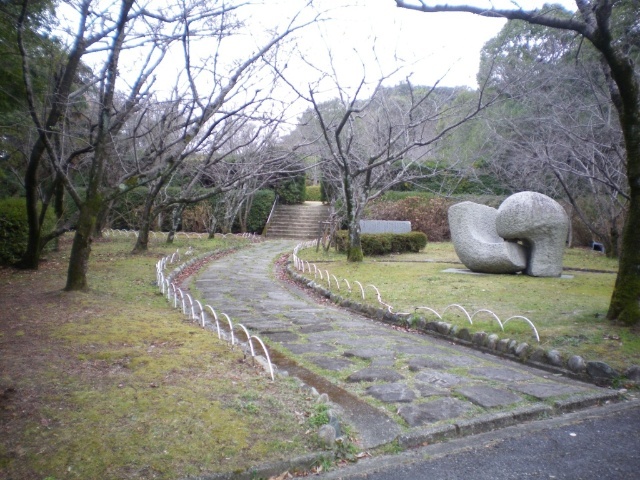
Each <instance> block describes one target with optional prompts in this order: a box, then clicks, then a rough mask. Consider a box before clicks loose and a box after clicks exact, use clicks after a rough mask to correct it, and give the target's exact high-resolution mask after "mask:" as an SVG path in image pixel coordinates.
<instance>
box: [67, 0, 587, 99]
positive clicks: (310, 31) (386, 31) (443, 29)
mask: <svg viewBox="0 0 640 480" xmlns="http://www.w3.org/2000/svg"><path fill="white" fill-rule="evenodd" d="M105 1H108V0H105ZM416 1H417V0H416ZM456 1H460V0H444V3H449V4H452V3H455V2H456ZM307 2H308V0H254V1H251V2H250V4H249V5H247V6H246V7H243V8H242V9H241V10H239V11H238V13H239V14H240V15H241V16H243V18H245V19H246V21H247V25H248V28H246V29H245V30H244V33H243V35H242V36H241V37H240V39H237V40H234V42H236V43H235V44H232V45H234V47H237V48H234V47H231V48H226V49H225V51H226V52H227V54H231V55H232V56H235V59H236V60H237V59H246V58H248V56H249V55H250V54H251V52H254V51H255V50H256V46H261V45H264V43H265V42H266V41H267V39H268V38H269V36H270V34H269V33H268V32H269V31H273V29H274V28H277V29H278V30H281V29H282V27H283V26H284V25H286V24H287V23H288V22H289V21H290V18H291V16H292V15H294V14H295V12H297V11H299V10H300V8H301V7H302V6H304V5H306V4H307ZM116 3H117V2H116ZM142 3H143V2H142ZM468 3H471V4H473V5H476V6H485V7H487V8H490V7H491V6H492V5H493V6H495V7H497V8H514V5H515V2H512V1H510V0H493V1H490V0H470V1H469V2H468ZM560 3H561V4H563V5H565V6H566V7H567V8H570V9H575V4H574V3H573V2H572V1H571V0H562V1H561V2H560ZM149 4H150V5H153V6H154V7H155V6H157V5H159V4H160V2H158V0H152V1H149ZM543 4H544V2H543V1H541V0H522V1H520V2H519V5H521V6H522V8H525V9H530V8H535V7H540V6H542V5H543ZM63 7H64V5H63ZM303 12H304V13H303V14H302V18H304V19H307V20H308V19H309V18H312V17H313V16H314V15H316V14H320V17H321V18H322V19H323V21H322V22H318V23H316V24H313V25H310V26H308V27H306V28H304V30H301V31H300V32H299V35H298V36H297V39H296V42H297V53H294V54H291V58H290V61H289V68H288V69H287V72H286V75H287V78H288V79H289V80H290V81H291V82H292V83H294V84H296V86H297V87H298V88H300V89H301V91H304V90H307V91H308V86H309V84H313V83H314V82H315V81H316V79H317V78H318V77H319V75H320V72H331V74H332V75H333V76H335V77H337V78H338V81H339V82H340V85H341V86H343V87H347V88H348V86H354V85H357V84H358V83H359V82H360V81H361V80H362V79H363V78H365V79H366V80H367V81H368V82H370V83H371V84H373V83H375V82H376V81H377V80H378V79H379V78H381V77H382V76H387V75H389V74H390V73H391V72H393V71H395V70H399V71H398V73H397V74H396V75H395V76H394V77H392V78H390V79H389V80H388V81H387V82H386V83H387V84H390V85H393V84H397V83H398V82H400V81H402V80H404V79H405V78H406V77H407V76H408V75H411V80H412V83H414V84H421V85H433V84H434V83H435V82H437V81H440V84H441V85H446V86H463V85H464V86H469V87H471V88H476V86H477V83H476V74H477V72H478V66H479V59H480V50H481V49H482V46H483V45H484V44H485V43H486V42H487V41H488V40H490V39H491V38H493V37H494V36H495V35H497V33H498V32H499V31H500V29H501V28H502V27H503V25H504V22H505V21H504V20H500V19H489V18H482V17H479V16H476V15H472V14H465V13H436V14H426V13H421V12H417V11H410V10H405V9H400V8H398V7H396V6H395V1H394V0H314V1H313V5H312V7H307V8H305V9H304V10H303ZM58 13H59V14H61V15H62V17H61V20H62V23H63V24H66V26H71V25H74V24H75V23H76V22H77V20H74V18H73V17H74V15H73V13H70V14H68V11H67V10H65V9H64V8H62V9H60V10H59V12H58ZM66 14H68V16H67V17H66V18H65V16H66ZM76 18H77V17H76ZM71 29H72V31H74V30H75V27H71ZM210 43H211V42H210V41H209V42H207V41H206V40H203V44H202V51H203V52H207V53H206V54H207V55H208V54H210V53H211V45H210ZM243 49H246V51H245V52H242V50H243ZM243 55H244V56H243ZM298 57H302V58H304V61H299V60H298ZM329 58H331V59H332V61H331V62H330V61H329ZM86 60H87V61H89V62H90V58H87V59H86ZM96 60H100V54H98V58H96ZM229 61H233V58H231V57H230V59H229ZM305 62H306V63H307V64H305ZM138 64H139V62H136V61H128V62H122V65H121V66H120V73H121V75H124V76H125V77H127V76H128V75H129V73H128V71H129V70H131V73H130V74H131V75H132V78H136V77H135V75H136V69H137V65H138ZM308 64H313V65H314V66H315V69H313V68H310V67H309V66H308ZM331 64H332V65H333V67H331ZM161 68H162V72H161V75H160V78H159V79H158V82H157V83H156V87H158V88H160V89H162V88H163V87H162V82H165V83H166V86H165V87H164V88H166V89H167V91H170V89H171V85H172V83H173V82H174V81H175V79H176V78H177V76H178V75H179V74H180V72H181V69H182V68H183V67H181V62H176V61H172V60H171V58H169V59H168V61H167V62H166V63H165V64H164V65H163V67H161ZM321 89H322V90H324V95H322V97H324V98H322V97H321V99H327V98H330V97H332V96H335V91H334V90H332V86H331V84H330V82H326V83H325V84H324V85H322V86H321ZM289 93H291V92H289ZM305 108H308V105H306V107H303V108H302V109H305ZM296 109H297V110H298V111H300V110H299V109H298V108H296Z"/></svg>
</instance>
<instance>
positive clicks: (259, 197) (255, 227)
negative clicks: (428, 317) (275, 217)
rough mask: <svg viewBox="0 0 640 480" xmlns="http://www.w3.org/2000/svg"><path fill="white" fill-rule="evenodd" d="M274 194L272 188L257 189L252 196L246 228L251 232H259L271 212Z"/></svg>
mask: <svg viewBox="0 0 640 480" xmlns="http://www.w3.org/2000/svg"><path fill="white" fill-rule="evenodd" d="M275 199H276V194H275V192H274V191H273V190H258V191H257V192H256V194H255V196H254V197H253V203H252V204H251V210H249V217H248V218H247V230H248V231H249V232H251V233H261V232H262V230H263V229H264V226H265V225H266V223H267V218H269V213H271V207H272V206H273V201H274V200H275Z"/></svg>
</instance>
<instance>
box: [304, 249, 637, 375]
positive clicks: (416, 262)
mask: <svg viewBox="0 0 640 480" xmlns="http://www.w3.org/2000/svg"><path fill="white" fill-rule="evenodd" d="M299 255H300V257H301V258H303V259H305V260H308V261H309V262H312V263H313V262H318V267H320V268H321V269H322V271H323V274H324V271H325V269H326V270H328V271H329V273H330V274H332V275H335V276H336V277H337V278H338V279H340V280H341V281H342V279H344V278H346V279H347V280H348V281H349V282H350V283H351V284H352V293H351V294H349V293H348V291H347V288H346V284H345V283H344V282H343V283H342V284H341V289H340V291H339V292H338V290H337V288H336V285H335V281H334V279H333V277H331V281H332V291H334V292H336V293H339V294H340V295H342V296H345V297H347V298H351V299H353V300H355V301H359V302H362V301H363V300H362V296H361V293H360V290H359V288H358V287H357V286H355V285H354V281H355V280H357V281H359V282H360V283H362V284H363V285H365V286H366V285H368V284H373V285H375V286H376V287H377V288H378V289H379V291H380V294H381V296H382V299H383V301H384V302H385V303H388V304H390V305H392V306H393V307H394V311H395V312H407V313H414V312H416V310H415V309H416V307H420V306H427V307H430V308H433V309H435V310H436V311H438V312H443V310H444V309H445V308H446V307H447V306H448V305H451V304H459V305H462V306H463V307H464V308H465V309H466V310H467V311H468V312H469V313H470V314H473V313H474V312H476V311H477V310H480V309H489V310H491V311H493V312H495V313H496V314H497V315H498V317H499V318H501V319H502V320H506V319H507V318H509V317H511V316H514V315H522V316H525V317H527V318H529V319H530V320H531V321H532V322H533V323H534V324H535V326H536V328H537V330H538V332H539V334H540V346H542V347H544V348H546V349H550V348H555V349H558V350H560V351H561V352H563V353H564V354H566V355H571V354H577V355H581V356H583V357H584V358H585V359H587V360H601V361H604V362H607V363H609V364H610V365H611V366H613V367H614V368H618V369H624V368H625V367H626V366H629V365H631V364H640V329H638V327H634V328H629V327H626V326H623V325H618V324H612V323H611V322H609V321H607V320H606V318H605V317H606V313H607V309H608V305H609V300H610V299H611V293H612V291H613V286H614V283H615V277H616V276H615V273H616V271H617V262H616V261H615V260H613V259H610V258H607V257H605V256H604V255H602V254H600V253H598V252H593V251H591V250H587V249H567V250H566V253H565V257H564V266H565V267H566V268H567V271H566V272H565V273H566V274H567V275H569V276H570V278H533V277H528V276H525V275H465V274H454V273H447V272H444V270H446V269H449V268H458V269H459V268H464V266H463V265H461V264H460V263H458V262H459V260H458V258H457V256H456V254H455V251H454V250H453V246H452V244H451V243H430V244H429V245H427V248H426V249H425V251H424V252H422V253H418V254H402V255H391V256H384V257H365V259H364V261H363V262H361V263H351V262H347V261H346V259H345V257H344V255H343V254H336V253H335V252H333V251H330V252H323V251H322V250H320V252H316V250H315V248H313V249H311V248H310V249H306V250H302V251H301V252H299ZM305 275H307V276H308V277H310V278H313V273H312V274H308V273H305ZM316 281H317V282H319V281H320V280H319V277H318V278H317V279H316ZM324 286H325V287H327V286H328V283H327V282H326V279H325V281H324ZM365 303H370V304H372V305H379V304H378V301H377V299H376V296H375V294H374V291H373V289H371V288H369V289H367V290H366V300H365ZM418 312H419V313H420V314H421V315H424V316H425V317H426V318H427V320H428V321H432V320H438V319H437V317H435V316H430V315H432V314H430V313H428V311H426V310H418ZM443 320H444V321H446V322H449V323H452V324H454V325H458V326H459V327H467V328H470V329H471V330H472V331H485V332H487V333H496V334H498V335H499V336H500V337H501V338H511V339H516V340H518V341H523V342H527V343H529V344H530V345H537V342H536V340H535V337H534V336H533V334H532V330H531V328H530V327H529V326H528V324H526V323H525V322H522V321H519V320H512V321H510V322H509V323H508V324H507V325H506V326H505V330H504V332H503V331H501V329H500V327H499V325H498V323H497V322H496V321H495V320H494V319H493V318H492V317H491V316H490V315H489V314H486V313H480V314H478V315H477V316H476V317H474V319H473V325H470V324H469V321H468V319H467V318H466V317H465V316H464V315H463V314H462V312H461V311H460V310H459V309H457V308H450V309H449V310H448V311H447V312H446V314H445V315H444V316H443Z"/></svg>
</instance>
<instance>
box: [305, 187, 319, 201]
mask: <svg viewBox="0 0 640 480" xmlns="http://www.w3.org/2000/svg"><path fill="white" fill-rule="evenodd" d="M305 199H306V201H307V202H321V201H322V192H321V191H320V185H307V192H306V194H305Z"/></svg>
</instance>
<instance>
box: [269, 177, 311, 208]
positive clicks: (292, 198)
mask: <svg viewBox="0 0 640 480" xmlns="http://www.w3.org/2000/svg"><path fill="white" fill-rule="evenodd" d="M306 187H307V180H306V178H305V176H304V175H301V176H298V177H293V178H289V179H286V180H282V181H279V182H278V184H277V186H276V187H275V190H276V193H277V194H278V197H279V198H280V199H279V200H278V201H279V202H280V203H283V204H284V205H295V204H299V203H303V202H304V199H305V196H306V195H305V191H306Z"/></svg>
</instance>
